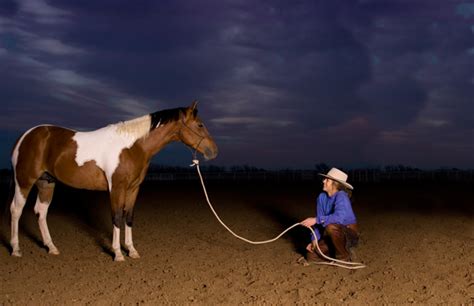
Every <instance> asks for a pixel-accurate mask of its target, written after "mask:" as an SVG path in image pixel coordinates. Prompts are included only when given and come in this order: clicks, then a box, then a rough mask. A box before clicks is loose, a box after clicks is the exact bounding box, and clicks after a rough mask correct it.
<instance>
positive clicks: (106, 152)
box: [10, 101, 218, 261]
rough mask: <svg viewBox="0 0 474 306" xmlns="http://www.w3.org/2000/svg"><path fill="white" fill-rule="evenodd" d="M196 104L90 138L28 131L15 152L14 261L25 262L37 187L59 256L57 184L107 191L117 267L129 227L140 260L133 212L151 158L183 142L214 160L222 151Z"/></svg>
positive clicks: (44, 228)
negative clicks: (52, 218) (30, 202)
mask: <svg viewBox="0 0 474 306" xmlns="http://www.w3.org/2000/svg"><path fill="white" fill-rule="evenodd" d="M196 105H197V101H194V102H193V103H192V105H191V106H189V107H180V108H174V109H165V110H161V111H157V112H154V113H150V114H147V115H144V116H141V117H138V118H135V119H131V120H128V121H121V122H118V123H115V124H110V125H107V126H105V127H102V128H100V129H97V130H94V131H88V132H80V131H75V130H71V129H67V128H63V127H59V126H54V125H39V126H36V127H33V128H31V129H29V130H28V131H26V132H25V133H24V134H23V135H22V136H20V138H19V139H18V140H17V142H16V143H15V145H14V147H13V151H12V166H13V175H14V181H15V193H14V197H13V200H12V202H11V206H10V212H11V240H10V245H11V248H12V252H11V255H12V256H17V257H21V256H22V254H21V251H20V245H19V239H18V222H19V219H20V217H21V214H22V211H23V207H24V206H25V203H26V199H27V198H28V194H29V193H30V190H31V189H32V187H33V185H36V187H37V189H38V194H37V198H36V203H35V206H34V212H35V213H36V214H37V215H38V225H39V229H40V232H41V236H42V240H43V243H44V245H45V246H46V247H47V248H48V253H50V254H53V255H58V254H59V251H58V248H57V247H56V246H55V245H54V243H53V241H52V239H51V235H50V233H49V229H48V225H47V222H46V216H47V214H48V208H49V205H50V203H51V200H52V197H53V192H54V187H55V182H56V181H60V182H61V183H63V184H66V185H68V186H71V187H74V188H79V189H87V190H101V191H108V193H109V196H110V205H111V207H112V209H111V212H112V223H113V236H112V250H113V252H114V260H115V261H124V260H125V258H124V256H123V254H122V251H121V250H120V229H121V228H122V227H123V225H124V223H125V226H124V227H125V248H126V250H128V256H129V257H131V258H139V257H140V255H139V253H138V251H137V250H136V249H135V248H134V246H133V240H132V223H133V208H134V205H135V201H136V198H137V194H138V191H139V188H140V184H141V183H142V182H143V180H144V178H145V174H146V172H147V169H148V166H149V164H150V160H151V158H152V157H153V156H154V155H155V154H157V153H158V152H159V151H160V150H161V149H162V148H163V147H165V146H166V145H167V144H169V143H170V142H173V141H181V142H182V143H184V144H185V145H187V146H188V147H190V148H192V149H194V154H196V153H197V152H199V153H201V154H202V155H203V156H204V158H205V159H206V160H211V159H214V158H215V157H216V156H217V153H218V149H217V145H216V143H215V142H214V140H213V138H212V136H211V135H210V134H209V131H208V130H207V128H206V127H205V126H204V123H203V122H202V121H201V119H200V118H199V117H198V116H197V107H196Z"/></svg>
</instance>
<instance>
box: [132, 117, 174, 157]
mask: <svg viewBox="0 0 474 306" xmlns="http://www.w3.org/2000/svg"><path fill="white" fill-rule="evenodd" d="M178 130H179V127H178V123H177V122H169V123H167V124H165V125H162V126H159V127H157V128H155V129H154V130H152V131H151V132H150V133H149V134H148V135H147V136H146V137H144V138H142V139H140V140H139V141H138V142H137V145H139V146H140V147H141V148H142V150H143V152H145V154H146V155H147V156H148V157H149V158H151V157H152V156H153V155H155V154H156V153H158V152H159V151H160V150H161V149H163V148H164V147H165V146H166V145H167V144H169V143H170V142H172V141H177V140H179V138H178Z"/></svg>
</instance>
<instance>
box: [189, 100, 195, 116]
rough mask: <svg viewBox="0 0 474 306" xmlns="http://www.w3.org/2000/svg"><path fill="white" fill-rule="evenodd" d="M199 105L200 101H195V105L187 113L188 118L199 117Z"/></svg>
mask: <svg viewBox="0 0 474 306" xmlns="http://www.w3.org/2000/svg"><path fill="white" fill-rule="evenodd" d="M197 104H198V101H197V100H194V101H193V103H192V104H191V106H190V107H189V108H188V112H187V116H188V117H190V116H193V117H196V115H197Z"/></svg>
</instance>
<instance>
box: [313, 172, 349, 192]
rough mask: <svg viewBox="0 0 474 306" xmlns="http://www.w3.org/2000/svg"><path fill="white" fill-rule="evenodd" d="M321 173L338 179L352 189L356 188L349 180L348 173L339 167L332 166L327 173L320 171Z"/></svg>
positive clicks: (332, 178) (329, 177)
mask: <svg viewBox="0 0 474 306" xmlns="http://www.w3.org/2000/svg"><path fill="white" fill-rule="evenodd" d="M319 175H321V176H324V177H327V178H328V179H331V180H334V181H337V182H339V183H341V184H343V185H344V186H346V187H347V188H349V189H351V190H352V189H354V187H352V185H351V184H349V183H348V182H347V174H346V173H344V172H342V171H341V170H339V169H337V168H331V170H329V171H328V173H327V174H322V173H319Z"/></svg>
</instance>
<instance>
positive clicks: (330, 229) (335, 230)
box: [326, 224, 342, 236]
mask: <svg viewBox="0 0 474 306" xmlns="http://www.w3.org/2000/svg"><path fill="white" fill-rule="evenodd" d="M326 233H327V234H328V235H329V236H333V235H340V234H341V233H342V225H340V224H328V225H326Z"/></svg>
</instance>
